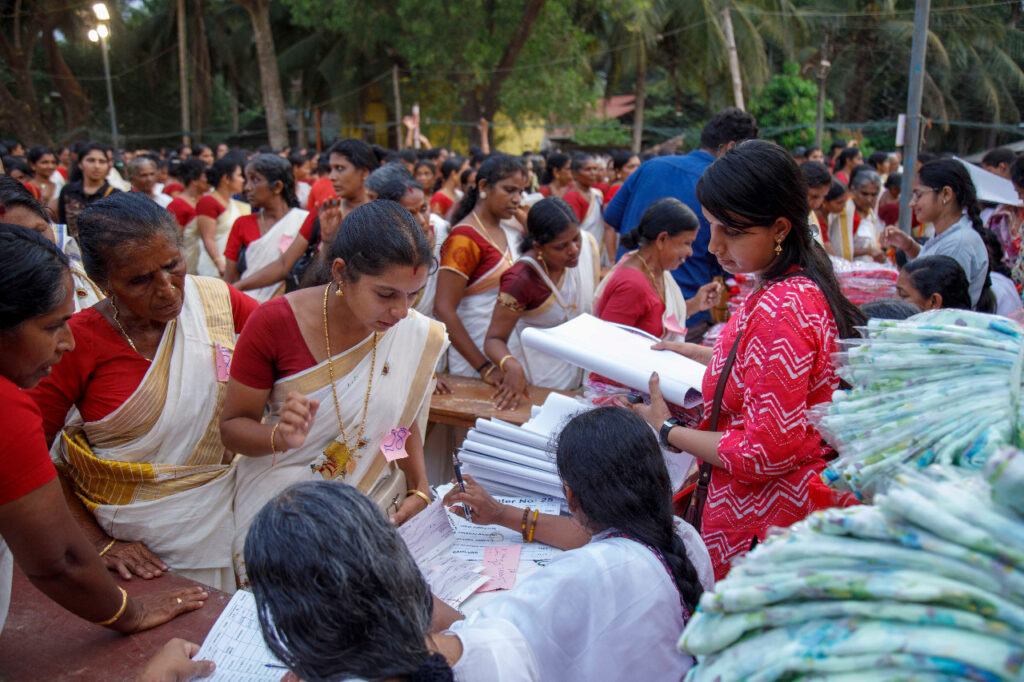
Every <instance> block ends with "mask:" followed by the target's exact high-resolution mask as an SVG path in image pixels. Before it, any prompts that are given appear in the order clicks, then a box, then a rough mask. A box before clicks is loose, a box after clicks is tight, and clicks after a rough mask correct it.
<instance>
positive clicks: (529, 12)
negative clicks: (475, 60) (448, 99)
mask: <svg viewBox="0 0 1024 682" xmlns="http://www.w3.org/2000/svg"><path fill="white" fill-rule="evenodd" d="M546 2H547V0H527V2H526V7H525V8H524V9H523V16H522V18H521V19H520V20H519V24H518V25H517V26H516V30H515V31H513V32H512V37H511V38H509V41H508V44H507V45H506V46H505V52H504V54H502V55H501V61H499V62H498V65H497V67H496V68H495V70H494V73H493V74H492V75H491V78H490V80H489V81H488V82H487V84H486V86H485V87H484V90H483V92H482V93H481V94H480V96H479V106H478V109H479V112H480V113H479V114H477V115H476V116H475V117H473V118H469V119H467V120H469V121H472V122H473V123H476V121H477V119H479V118H481V117H483V118H486V119H487V120H488V121H493V120H494V114H495V113H497V111H498V93H499V92H500V91H501V86H502V85H503V84H504V83H505V80H506V79H507V78H508V76H509V74H510V73H511V72H512V71H511V70H512V67H513V66H515V63H516V60H517V59H518V58H519V53H520V52H522V51H523V46H524V45H525V44H526V41H527V39H528V38H529V37H530V33H531V32H532V31H533V24H534V23H535V22H536V21H537V16H538V15H539V14H540V11H541V10H542V9H544V5H545V4H546ZM474 99H476V98H474ZM470 134H471V135H472V133H470Z"/></svg>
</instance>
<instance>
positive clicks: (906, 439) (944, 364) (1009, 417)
mask: <svg viewBox="0 0 1024 682" xmlns="http://www.w3.org/2000/svg"><path fill="white" fill-rule="evenodd" d="M865 333H866V338H864V339H860V340H857V341H851V342H849V343H848V344H847V350H846V352H845V353H842V354H841V356H840V362H839V374H840V376H841V377H842V378H843V379H845V380H846V381H847V382H848V383H849V384H850V385H851V386H852V389H850V390H848V391H836V393H835V394H834V396H833V399H832V402H831V403H824V404H822V405H818V406H815V407H814V408H812V409H811V410H810V418H811V421H812V422H813V423H814V424H815V425H816V426H817V427H818V429H819V430H820V431H821V433H822V434H823V435H824V436H825V438H826V439H827V440H828V441H829V443H831V444H832V445H833V446H834V447H835V448H836V449H837V451H838V453H839V456H838V458H837V459H836V460H834V461H833V462H832V463H831V465H830V466H829V468H828V469H827V470H826V471H825V473H824V474H823V476H824V478H825V480H826V482H827V483H829V485H831V486H832V487H834V488H836V489H839V490H843V491H848V492H853V493H854V494H856V495H857V496H858V497H859V498H860V499H862V500H866V501H867V500H870V499H871V497H872V496H873V494H874V491H875V489H876V487H877V485H878V484H879V482H881V481H884V480H885V479H886V478H888V477H889V476H890V475H891V474H892V472H893V471H894V470H895V469H896V468H897V467H899V466H900V465H905V464H906V465H913V466H917V467H924V466H927V465H931V464H945V465H951V466H956V467H963V468H966V469H979V468H981V466H982V465H984V463H985V460H986V459H987V458H988V456H989V455H990V454H991V453H992V452H994V451H995V449H996V448H998V447H1000V446H1002V445H1015V446H1020V445H1022V441H1021V426H1022V424H1024V419H1022V418H1021V407H1022V406H1021V404H1020V392H1021V368H1022V365H1021V363H1022V360H1024V329H1022V328H1021V326H1020V325H1018V324H1017V323H1015V322H1012V321H1010V320H1008V319H1006V318H1002V317H997V316H994V315H984V314H981V313H974V312H970V311H964V310H953V309H943V310H933V311H929V312H926V313H922V314H920V315H915V316H914V317H912V318H910V319H908V320H902V321H895V320H878V319H874V320H871V321H870V322H869V323H868V325H867V327H866V330H865Z"/></svg>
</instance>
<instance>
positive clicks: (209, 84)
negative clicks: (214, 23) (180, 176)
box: [191, 0, 213, 140]
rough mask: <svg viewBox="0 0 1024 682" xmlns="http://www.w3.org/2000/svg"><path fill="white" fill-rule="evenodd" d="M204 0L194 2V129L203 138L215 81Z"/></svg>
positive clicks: (192, 32) (199, 137)
mask: <svg viewBox="0 0 1024 682" xmlns="http://www.w3.org/2000/svg"><path fill="white" fill-rule="evenodd" d="M203 11H204V9H203V0H194V2H193V3H192V31H191V35H192V129H193V130H195V131H196V137H197V138H198V139H200V140H201V139H202V136H203V128H204V127H206V124H207V123H209V121H210V110H211V108H212V106H211V101H210V100H211V97H212V91H213V81H212V79H211V77H210V44H209V42H208V41H207V40H206V26H205V25H204V23H203Z"/></svg>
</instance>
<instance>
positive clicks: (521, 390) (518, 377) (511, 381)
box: [491, 359, 530, 410]
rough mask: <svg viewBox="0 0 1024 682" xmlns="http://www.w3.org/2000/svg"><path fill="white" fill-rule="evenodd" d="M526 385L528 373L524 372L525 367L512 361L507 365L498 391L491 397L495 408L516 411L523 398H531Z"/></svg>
mask: <svg viewBox="0 0 1024 682" xmlns="http://www.w3.org/2000/svg"><path fill="white" fill-rule="evenodd" d="M526 385H527V384H526V373H525V372H524V371H523V366H522V365H520V364H519V363H518V362H517V361H516V360H515V359H510V360H509V361H508V362H507V363H506V365H505V373H504V375H503V376H502V379H501V384H500V385H499V386H498V390H497V391H495V392H494V395H492V396H491V399H492V400H494V405H495V407H497V408H498V409H499V410H514V409H516V408H517V407H519V401H520V400H521V399H522V398H529V397H530V394H529V392H528V391H527V388H526Z"/></svg>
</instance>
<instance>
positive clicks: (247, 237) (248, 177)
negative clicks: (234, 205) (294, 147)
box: [224, 154, 309, 303]
mask: <svg viewBox="0 0 1024 682" xmlns="http://www.w3.org/2000/svg"><path fill="white" fill-rule="evenodd" d="M245 196H246V199H247V200H248V201H249V204H250V205H252V208H253V209H254V210H255V211H256V212H255V213H252V214H250V215H247V216H243V217H241V218H239V219H238V220H236V221H235V224H234V225H232V226H231V234H230V235H229V236H228V242H227V246H226V247H225V248H224V257H225V258H227V271H226V273H225V275H224V279H226V280H227V281H228V282H232V283H236V285H237V286H238V288H239V289H240V290H242V291H246V292H248V293H249V295H250V296H252V297H253V298H255V299H256V300H257V301H259V302H260V303H263V302H265V301H269V300H270V299H271V298H273V297H275V296H279V295H281V294H283V293H284V287H285V285H284V278H283V277H281V278H280V279H276V280H275V279H273V278H272V277H269V276H268V273H270V272H271V271H272V270H273V268H266V266H268V265H271V264H272V263H277V262H278V261H280V259H281V254H282V253H284V252H285V251H287V250H288V247H289V246H291V244H292V242H294V241H295V238H296V236H298V234H299V230H300V228H301V227H302V223H303V221H305V220H306V216H308V215H309V211H306V210H304V209H301V208H299V201H298V199H297V198H296V197H295V178H294V176H293V175H292V166H291V164H290V163H288V162H287V161H286V160H284V159H282V158H281V157H280V156H278V155H276V154H260V155H259V156H257V157H256V158H254V159H253V160H252V161H250V162H249V163H248V165H247V166H246V167H245ZM243 258H244V267H243ZM265 268H266V269H265ZM246 272H248V273H252V274H253V275H254V276H252V277H245V278H243V279H241V280H239V277H241V276H242V274H244V273H246ZM285 274H287V273H285ZM257 275H258V276H257Z"/></svg>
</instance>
